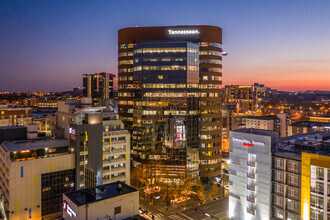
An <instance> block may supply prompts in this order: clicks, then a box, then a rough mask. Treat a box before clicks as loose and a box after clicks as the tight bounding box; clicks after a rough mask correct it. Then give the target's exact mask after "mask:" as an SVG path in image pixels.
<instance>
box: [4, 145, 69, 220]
mask: <svg viewBox="0 0 330 220" xmlns="http://www.w3.org/2000/svg"><path fill="white" fill-rule="evenodd" d="M74 160H75V157H74V154H73V153H72V151H71V149H70V147H69V143H68V141H67V140H64V139H62V140H58V139H38V140H33V141H29V140H21V141H15V142H3V143H2V144H1V145H0V194H1V200H0V201H1V204H0V207H1V208H0V211H1V212H2V215H3V216H4V218H5V219H6V220H7V219H11V220H21V219H55V218H58V217H60V216H61V215H62V206H61V201H62V193H64V192H68V191H73V190H74V182H75V179H74V170H75V163H74Z"/></svg>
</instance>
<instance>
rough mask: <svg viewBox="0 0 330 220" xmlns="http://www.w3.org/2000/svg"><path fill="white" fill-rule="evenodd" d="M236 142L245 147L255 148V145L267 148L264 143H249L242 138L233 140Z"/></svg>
mask: <svg viewBox="0 0 330 220" xmlns="http://www.w3.org/2000/svg"><path fill="white" fill-rule="evenodd" d="M232 140H233V141H234V142H240V143H242V144H243V146H248V147H253V145H259V146H265V144H264V143H262V142H259V141H249V140H247V139H241V138H234V137H233V138H232Z"/></svg>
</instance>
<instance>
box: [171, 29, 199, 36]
mask: <svg viewBox="0 0 330 220" xmlns="http://www.w3.org/2000/svg"><path fill="white" fill-rule="evenodd" d="M168 34H169V35H186V34H199V30H168Z"/></svg>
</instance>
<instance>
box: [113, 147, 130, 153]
mask: <svg viewBox="0 0 330 220" xmlns="http://www.w3.org/2000/svg"><path fill="white" fill-rule="evenodd" d="M125 152H126V149H125V148H123V149H115V150H111V154H123V153H125Z"/></svg>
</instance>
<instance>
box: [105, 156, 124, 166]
mask: <svg viewBox="0 0 330 220" xmlns="http://www.w3.org/2000/svg"><path fill="white" fill-rule="evenodd" d="M125 161H126V159H125V158H123V157H121V158H116V159H112V160H111V164H117V163H123V162H125ZM103 165H104V164H103Z"/></svg>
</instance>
